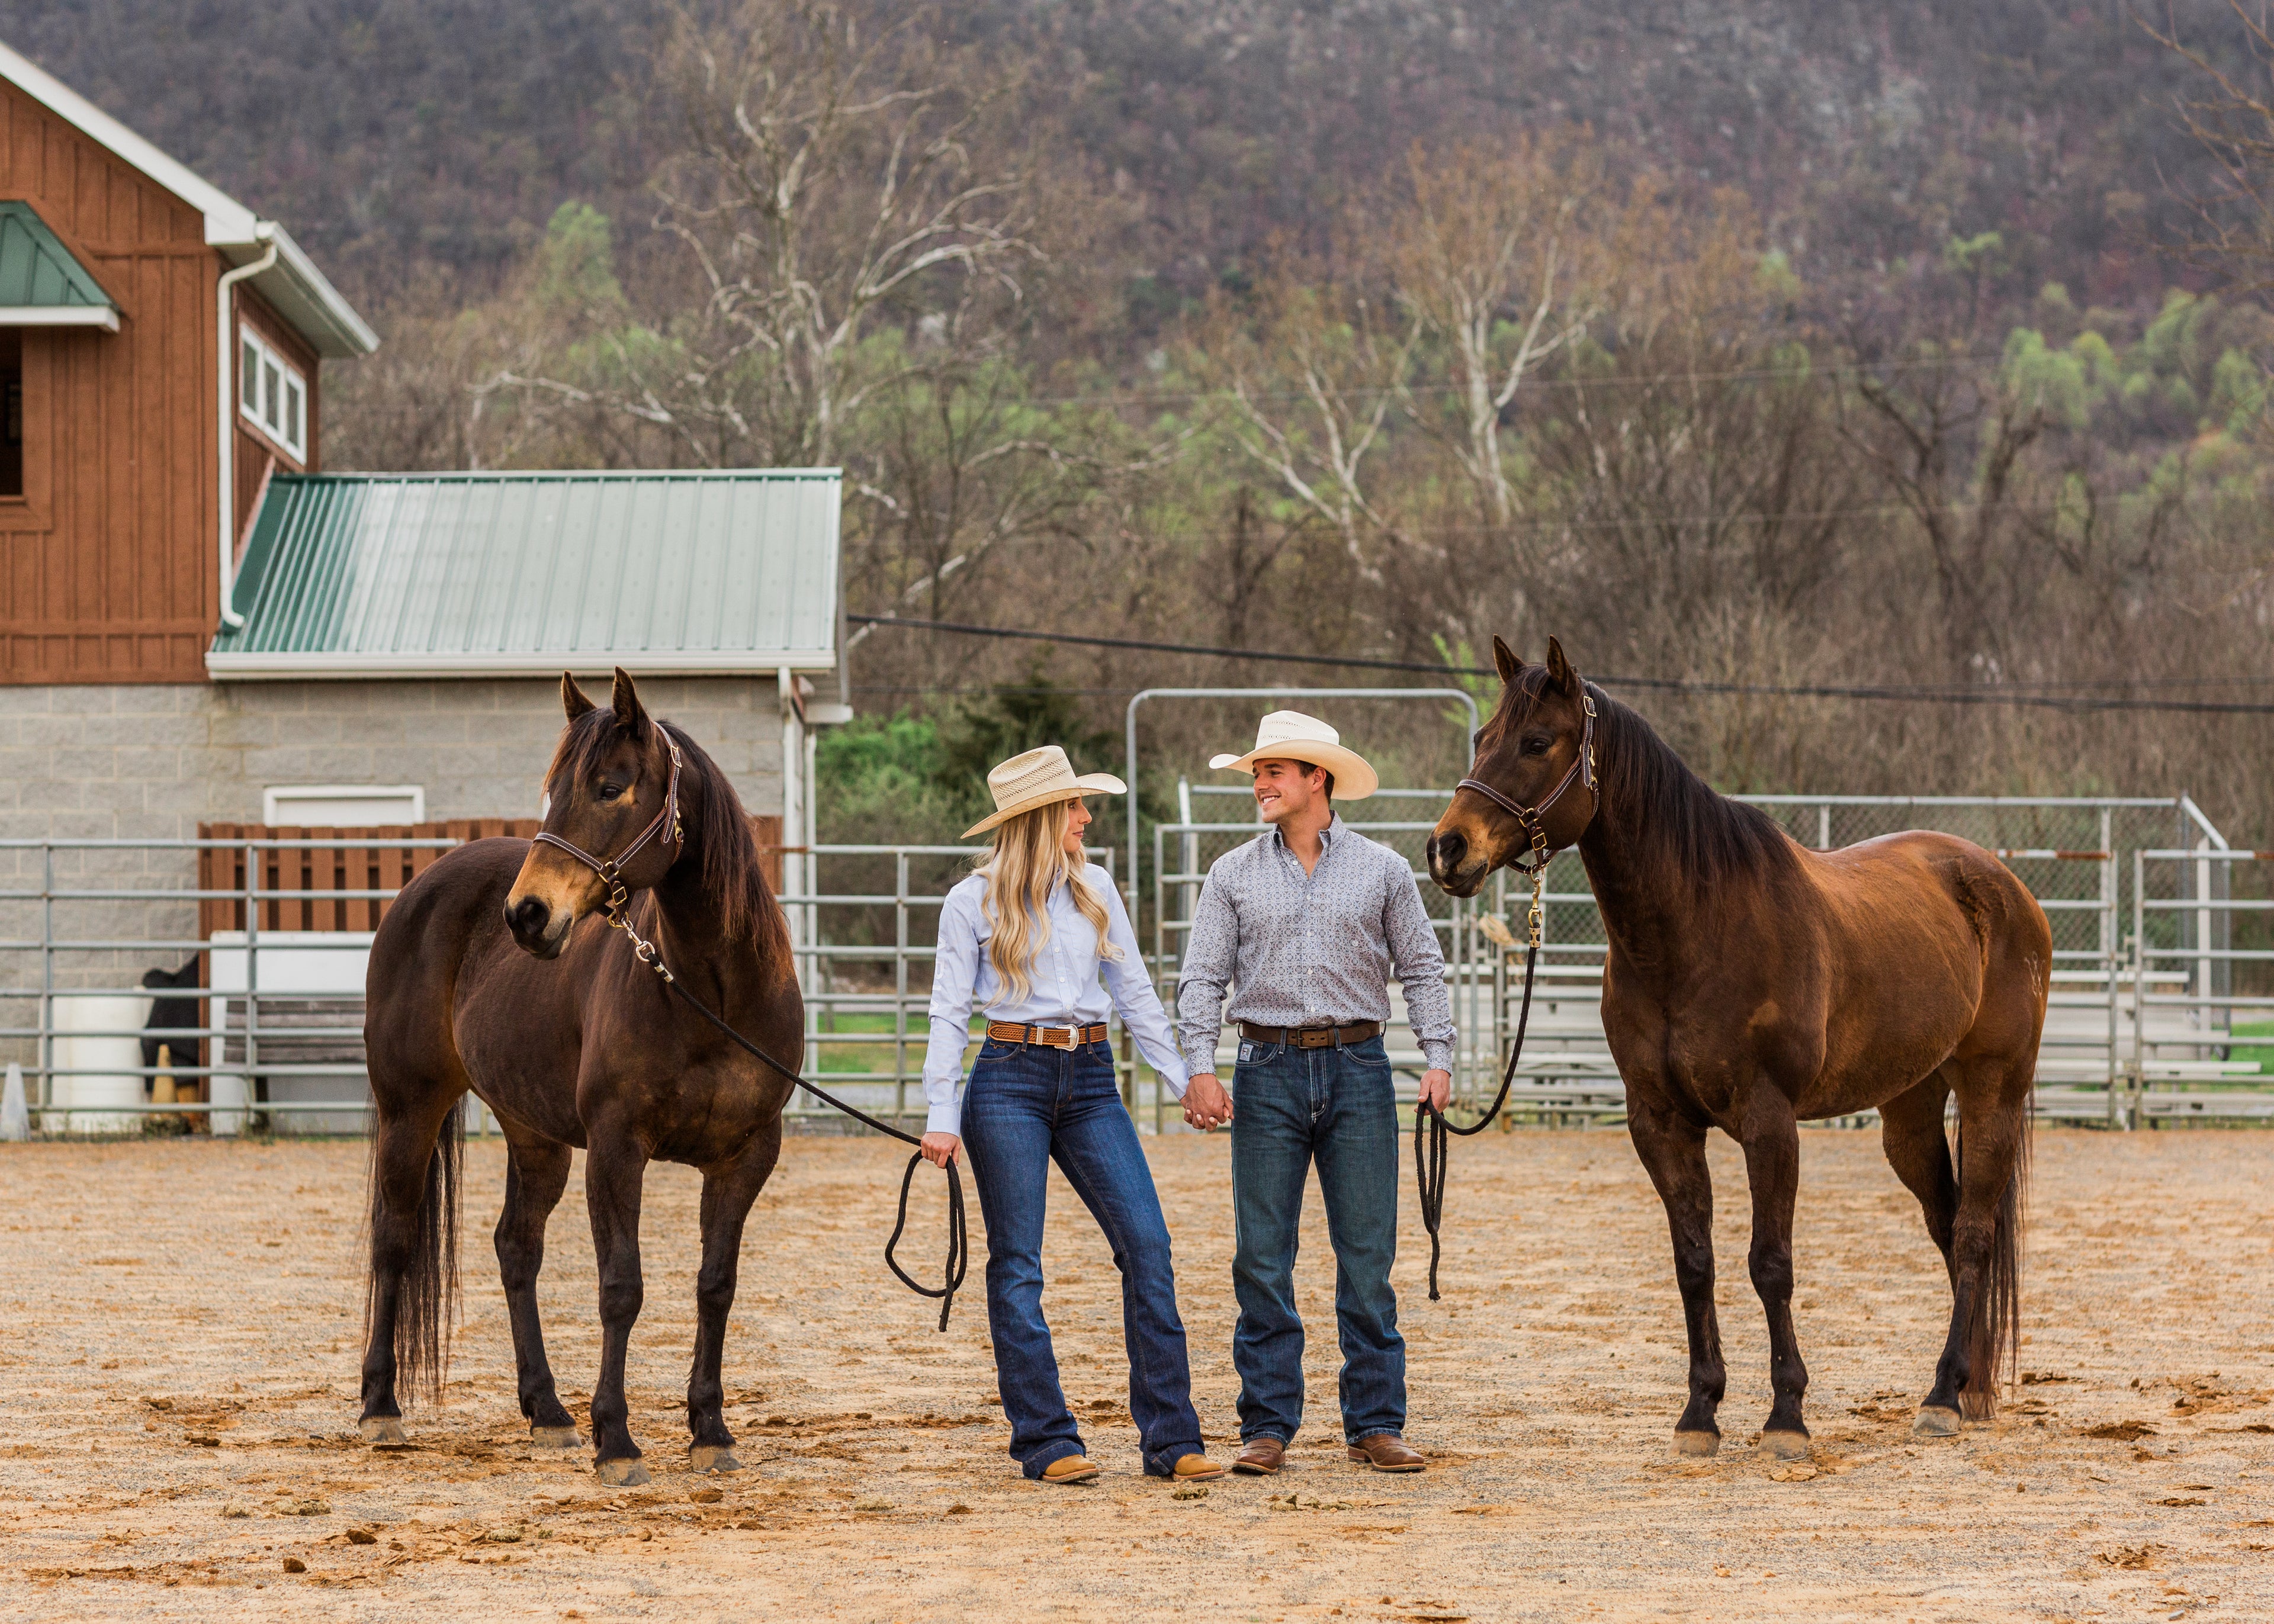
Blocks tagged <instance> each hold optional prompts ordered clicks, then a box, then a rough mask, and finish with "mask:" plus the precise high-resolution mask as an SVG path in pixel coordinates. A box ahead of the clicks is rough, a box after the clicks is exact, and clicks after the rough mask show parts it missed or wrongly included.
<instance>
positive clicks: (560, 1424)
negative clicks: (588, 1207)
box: [496, 1124, 584, 1449]
mask: <svg viewBox="0 0 2274 1624" xmlns="http://www.w3.org/2000/svg"><path fill="white" fill-rule="evenodd" d="M568 1185H569V1147H567V1146H566V1145H562V1144H559V1143H557V1142H555V1141H554V1140H552V1139H540V1138H538V1137H537V1136H536V1135H535V1134H532V1133H530V1132H526V1131H524V1130H522V1129H517V1128H515V1127H513V1126H512V1125H510V1124H508V1125H507V1127H506V1162H505V1207H504V1210H503V1211H501V1212H500V1213H499V1214H498V1224H497V1237H496V1240H497V1258H498V1274H499V1277H500V1278H501V1280H503V1282H505V1304H506V1314H507V1317H508V1319H510V1320H511V1321H512V1322H513V1362H514V1365H516V1368H517V1370H518V1372H519V1376H520V1387H521V1413H522V1415H523V1417H526V1418H527V1419H528V1422H529V1436H530V1440H531V1442H532V1443H535V1444H537V1445H538V1446H539V1447H545V1448H550V1449H574V1448H575V1447H576V1446H577V1445H579V1444H581V1443H583V1442H584V1440H583V1439H581V1438H579V1437H577V1436H576V1418H575V1417H572V1416H570V1415H569V1412H568V1411H567V1410H564V1409H562V1408H561V1395H560V1393H559V1392H558V1391H557V1390H556V1389H555V1388H554V1387H553V1365H552V1362H551V1361H550V1360H549V1359H547V1358H546V1357H545V1327H544V1326H543V1324H542V1323H540V1321H539V1320H538V1314H537V1275H538V1270H540V1269H542V1268H543V1267H545V1221H546V1219H547V1218H548V1217H550V1216H551V1215H552V1213H553V1207H556V1206H558V1205H559V1204H560V1201H561V1192H562V1191H563V1190H565V1189H567V1188H568Z"/></svg>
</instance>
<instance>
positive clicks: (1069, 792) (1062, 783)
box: [963, 744, 1129, 840]
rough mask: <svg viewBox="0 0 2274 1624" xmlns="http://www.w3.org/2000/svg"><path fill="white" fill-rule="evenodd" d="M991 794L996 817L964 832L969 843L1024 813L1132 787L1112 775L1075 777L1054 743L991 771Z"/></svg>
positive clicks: (1064, 754)
mask: <svg viewBox="0 0 2274 1624" xmlns="http://www.w3.org/2000/svg"><path fill="white" fill-rule="evenodd" d="M987 789H988V793H990V794H991V795H993V796H994V797H995V814H994V816H992V817H983V818H981V819H980V820H979V821H978V822H977V823H974V824H973V825H972V826H971V827H970V828H968V829H967V830H965V831H963V838H965V839H967V840H968V839H969V838H971V837H972V836H974V835H975V834H981V833H983V832H984V831H987V830H990V829H992V828H994V827H995V825H996V824H998V823H1005V822H1007V821H1008V820H1009V819H1011V818H1014V817H1016V816H1019V814H1020V813H1021V812H1031V811H1033V810H1034V809H1035V808H1036V807H1046V806H1049V805H1050V803H1051V802H1052V801H1080V800H1081V798H1082V797H1083V796H1084V795H1121V794H1126V793H1128V789H1129V786H1127V785H1126V784H1124V783H1123V782H1122V781H1121V780H1120V779H1118V778H1115V777H1114V776H1113V775H1112V774H1111V773H1110V772H1085V773H1083V774H1081V776H1080V777H1076V776H1075V774H1074V770H1073V763H1072V762H1070V761H1068V760H1067V759H1066V753H1065V751H1064V750H1061V749H1060V748H1058V746H1056V745H1055V744H1046V745H1044V746H1043V748H1041V749H1039V750H1028V751H1026V752H1025V753H1024V754H1022V755H1019V756H1013V757H1012V758H1011V759H1010V760H1009V761H1006V762H1002V763H998V764H997V765H996V766H993V767H991V768H990V769H988V772H987Z"/></svg>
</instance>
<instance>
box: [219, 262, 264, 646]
mask: <svg viewBox="0 0 2274 1624" xmlns="http://www.w3.org/2000/svg"><path fill="white" fill-rule="evenodd" d="M252 234H253V240H254V241H256V242H262V243H266V244H267V245H268V248H267V252H265V253H263V254H262V255H261V256H260V258H259V259H254V260H252V261H251V262H249V263H247V264H245V265H240V266H238V267H237V268H236V269H235V270H233V271H223V272H222V274H221V281H220V282H219V284H218V285H217V286H216V289H215V293H214V317H215V320H214V326H215V334H216V335H215V340H214V344H215V354H216V355H218V356H219V357H220V358H221V368H220V374H219V379H218V383H217V387H218V388H219V389H220V392H221V395H220V400H221V437H220V438H221V447H220V448H221V500H220V502H219V504H218V506H219V508H220V509H221V523H220V524H219V525H217V526H216V527H215V529H216V530H217V531H218V533H219V537H220V543H219V545H220V548H221V623H222V626H224V627H226V628H228V629H229V630H230V631H235V630H237V628H239V627H241V626H243V625H244V624H245V617H244V616H243V615H241V614H239V613H237V611H236V610H235V609H233V608H231V607H230V601H229V599H230V592H231V590H233V589H234V588H235V586H236V583H235V582H233V581H232V580H230V576H231V575H234V574H235V573H236V570H237V490H236V481H237V441H236V440H235V439H234V438H233V436H234V435H235V434H236V432H237V385H236V380H237V345H236V343H235V342H234V341H235V339H236V337H237V335H236V333H235V332H234V331H233V330H232V329H233V327H234V325H235V324H234V323H233V322H232V321H231V320H230V318H231V317H232V316H234V315H235V314H236V312H235V310H234V309H233V308H232V301H231V299H230V295H231V294H232V293H233V292H234V291H235V290H236V289H237V283H239V282H243V281H244V280H245V278H246V277H248V276H258V275H259V274H260V273H261V272H263V271H265V270H267V268H268V267H270V266H272V265H274V264H275V263H276V228H275V226H273V225H271V224H269V223H268V222H267V221H265V220H263V221H260V222H256V223H255V224H254V226H253V228H252Z"/></svg>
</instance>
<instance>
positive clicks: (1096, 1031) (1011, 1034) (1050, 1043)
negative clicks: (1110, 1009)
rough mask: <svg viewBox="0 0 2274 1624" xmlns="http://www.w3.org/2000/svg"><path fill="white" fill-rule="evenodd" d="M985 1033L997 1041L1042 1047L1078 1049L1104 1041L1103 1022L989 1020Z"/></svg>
mask: <svg viewBox="0 0 2274 1624" xmlns="http://www.w3.org/2000/svg"><path fill="white" fill-rule="evenodd" d="M987 1035H988V1036H989V1037H990V1038H992V1039H994V1040H995V1041H997V1042H998V1043H1033V1044H1036V1045H1038V1046H1040V1047H1041V1048H1043V1049H1080V1048H1081V1046H1082V1045H1083V1044H1085V1043H1103V1042H1104V1041H1105V1036H1106V1032H1105V1023H1104V1022H1103V1021H1100V1022H1098V1024H1097V1025H1096V1026H1020V1025H1019V1024H1018V1023H1017V1022H1016V1021H1008V1020H990V1021H989V1022H988V1023H987Z"/></svg>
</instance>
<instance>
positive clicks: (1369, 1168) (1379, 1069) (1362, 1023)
mask: <svg viewBox="0 0 2274 1624" xmlns="http://www.w3.org/2000/svg"><path fill="white" fill-rule="evenodd" d="M1209 766H1211V767H1215V768H1219V769H1244V770H1246V771H1249V772H1252V773H1254V775H1255V806H1256V810H1257V811H1258V812H1259V813H1260V814H1261V816H1262V819H1263V821H1264V822H1265V823H1269V824H1270V825H1271V827H1270V828H1269V830H1267V831H1265V832H1264V833H1262V834H1261V835H1259V836H1257V837H1256V838H1254V840H1251V841H1249V842H1248V843H1247V844H1246V845H1245V846H1239V847H1238V848H1237V849H1235V850H1233V851H1231V852H1228V853H1225V854H1224V856H1222V857H1220V858H1218V859H1217V860H1216V863H1215V865H1214V866H1213V867H1211V868H1209V876H1208V883H1207V885H1206V886H1205V887H1204V888H1203V889H1202V890H1201V898H1200V902H1199V904H1198V906H1197V907H1196V908H1195V909H1194V911H1193V929H1192V938H1191V945H1190V947H1189V949H1188V950H1187V951H1186V955H1185V966H1184V973H1183V974H1182V976H1181V977H1180V978H1179V979H1178V983H1177V1039H1178V1047H1179V1048H1180V1049H1182V1050H1183V1051H1184V1056H1185V1060H1186V1064H1187V1065H1188V1066H1189V1067H1190V1068H1191V1070H1192V1072H1193V1078H1192V1086H1191V1088H1190V1090H1189V1092H1187V1093H1186V1095H1185V1119H1186V1121H1187V1122H1189V1123H1191V1124H1193V1126H1194V1127H1196V1128H1201V1129H1208V1128H1213V1127H1215V1126H1216V1125H1217V1124H1221V1123H1227V1122H1228V1123H1231V1192H1232V1213H1233V1223H1234V1228H1235V1241H1234V1255H1233V1259H1232V1266H1231V1267H1232V1287H1233V1291H1234V1294H1235V1295H1236V1296H1237V1297H1238V1299H1239V1327H1238V1328H1237V1329H1236V1330H1235V1331H1234V1332H1233V1334H1232V1344H1231V1357H1232V1364H1233V1365H1234V1367H1235V1368H1237V1369H1238V1370H1239V1382H1240V1387H1239V1436H1240V1443H1241V1450H1240V1455H1239V1459H1238V1460H1236V1461H1234V1462H1232V1470H1235V1471H1241V1472H1246V1473H1249V1474H1251V1475H1254V1476H1263V1475H1267V1474H1269V1473H1271V1472H1276V1471H1277V1470H1279V1466H1280V1462H1281V1458H1282V1456H1283V1455H1284V1454H1285V1451H1286V1449H1287V1447H1288V1445H1289V1444H1290V1443H1291V1442H1292V1441H1293V1440H1294V1436H1295V1431H1296V1428H1297V1427H1298V1426H1299V1425H1301V1423H1302V1419H1303V1322H1302V1320H1301V1319H1300V1318H1299V1316H1298V1315H1297V1314H1296V1312H1295V1279H1294V1276H1295V1245H1296V1239H1297V1235H1296V1230H1297V1226H1298V1222H1299V1218H1300V1215H1301V1213H1302V1207H1303V1186H1304V1183H1305V1180H1306V1178H1307V1177H1308V1175H1309V1169H1310V1164H1311V1163H1312V1162H1314V1161H1315V1162H1317V1163H1318V1168H1319V1191H1320V1193H1321V1195H1322V1196H1323V1197H1324V1198H1325V1200H1326V1206H1327V1231H1328V1234H1329V1237H1330V1238H1331V1240H1332V1241H1333V1244H1334V1248H1335V1264H1336V1269H1335V1319H1336V1323H1337V1327H1338V1328H1339V1330H1340V1332H1341V1340H1342V1350H1343V1371H1342V1384H1341V1387H1342V1412H1343V1438H1344V1442H1345V1443H1346V1444H1347V1445H1348V1446H1349V1449H1350V1458H1351V1459H1352V1460H1353V1461H1359V1462H1365V1463H1367V1464H1368V1465H1370V1466H1371V1467H1373V1468H1374V1470H1377V1471H1419V1470H1421V1469H1422V1467H1423V1466H1424V1465H1425V1464H1426V1462H1424V1461H1423V1460H1422V1458H1421V1456H1420V1455H1419V1454H1418V1453H1416V1452H1415V1451H1414V1450H1413V1449H1412V1448H1411V1447H1408V1446H1407V1445H1406V1443H1405V1440H1404V1431H1405V1339H1404V1337H1403V1336H1401V1335H1398V1331H1397V1295H1396V1293H1395V1292H1393V1291H1392V1290H1391V1289H1390V1286H1389V1267H1390V1265H1391V1263H1392V1262H1393V1261H1395V1260H1396V1259H1397V1139H1398V1133H1397V1098H1396V1095H1395V1094H1394V1093H1393V1092H1392V1085H1391V1079H1390V1071H1389V1056H1387V1055H1386V1054H1385V1053H1384V1052H1383V1049H1382V1026H1383V1023H1384V1022H1385V1021H1387V1020H1388V1019H1389V976H1390V975H1391V974H1393V973H1394V974H1396V975H1397V979H1398V981H1400V982H1401V983H1402V984H1403V986H1404V989H1405V1009H1406V1014H1407V1017H1408V1019H1410V1020H1411V1022H1412V1026H1413V1030H1414V1033H1415V1034H1416V1035H1417V1036H1419V1039H1420V1040H1421V1049H1422V1053H1423V1055H1424V1056H1426V1057H1427V1062H1428V1069H1427V1071H1425V1072H1424V1073H1423V1074H1422V1079H1421V1098H1422V1100H1423V1101H1426V1102H1427V1103H1428V1104H1430V1105H1432V1106H1435V1107H1438V1108H1441V1109H1442V1107H1443V1105H1444V1103H1445V1097H1446V1094H1448V1092H1449V1090H1450V1087H1451V1085H1452V1076H1451V1070H1450V1068H1451V1064H1452V1056H1453V1006H1452V1000H1451V998H1450V997H1449V996H1448V994H1447V992H1446V990H1445V966H1444V959H1443V957H1442V953H1441V952H1440V951H1439V950H1438V946H1437V937H1436V934H1435V932H1434V930H1433V929H1431V928H1430V924H1429V916H1428V914H1427V912H1426V911H1425V910H1424V909H1423V907H1422V906H1421V893H1420V891H1419V888H1418V887H1417V886H1416V885H1415V884H1414V883H1413V872H1412V869H1411V868H1408V867H1407V865H1406V861H1405V859H1404V858H1403V857H1401V856H1399V855H1398V854H1397V853H1396V852H1393V851H1391V850H1389V848H1388V847H1387V846H1378V845H1376V844H1375V843H1374V842H1373V841H1371V840H1368V839H1367V838H1365V837H1363V836H1361V835H1359V834H1356V833H1353V832H1352V831H1351V830H1350V829H1349V828H1348V827H1347V826H1346V825H1345V824H1344V823H1343V821H1342V820H1341V819H1340V818H1339V817H1337V816H1335V813H1334V806H1333V803H1334V801H1337V800H1340V801H1362V800H1364V799H1365V798H1366V797H1367V796H1368V795H1371V794H1372V793H1374V789H1375V787H1376V783H1377V780H1376V778H1375V776H1374V769H1373V768H1372V767H1371V766H1369V765H1368V764H1367V762H1366V761H1365V760H1364V758H1362V757H1361V756H1359V755H1357V754H1356V753H1355V752H1354V751H1351V750H1346V749H1344V748H1343V746H1342V740H1341V735H1339V734H1338V733H1336V732H1335V730H1334V729H1333V728H1331V727H1329V726H1327V725H1326V724H1325V723H1324V722H1321V721H1318V720H1316V719H1314V718H1311V717H1307V716H1304V715H1302V714H1301V713H1299V712H1298V711H1273V712H1272V713H1271V714H1270V715H1269V716H1267V717H1265V718H1263V725H1262V726H1261V728H1259V729H1258V730H1257V733H1256V739H1255V748H1254V749H1253V750H1250V751H1249V752H1248V753H1247V754H1246V755H1245V756H1217V757H1216V758H1215V759H1214V760H1213V761H1211V762H1210V763H1209ZM1227 981H1229V982H1230V983H1231V985H1232V987H1233V989H1234V991H1233V995H1232V999H1231V1019H1233V1020H1234V1021H1235V1022H1237V1023H1238V1025H1239V1067H1238V1069H1237V1070H1236V1071H1234V1072H1233V1074H1232V1082H1233V1092H1234V1093H1235V1094H1236V1095H1237V1096H1238V1104H1239V1112H1238V1116H1237V1117H1236V1118H1235V1116H1234V1115H1233V1101H1231V1099H1228V1098H1227V1097H1226V1096H1225V1094H1224V1087H1223V1086H1222V1084H1220V1083H1219V1082H1218V1081H1217V1079H1216V1034H1217V1032H1218V1029H1219V1026H1220V1014H1221V1011H1223V1007H1224V986H1225V983H1226V982H1227Z"/></svg>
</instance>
